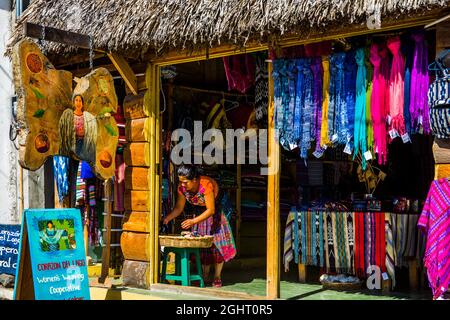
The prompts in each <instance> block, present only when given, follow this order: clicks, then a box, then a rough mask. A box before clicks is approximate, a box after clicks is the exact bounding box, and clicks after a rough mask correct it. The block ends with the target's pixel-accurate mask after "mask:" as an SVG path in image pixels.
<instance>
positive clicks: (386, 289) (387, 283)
mask: <svg viewBox="0 0 450 320" xmlns="http://www.w3.org/2000/svg"><path fill="white" fill-rule="evenodd" d="M381 281H382V285H381V292H382V293H383V294H389V293H390V292H391V291H392V280H391V279H389V280H381Z"/></svg>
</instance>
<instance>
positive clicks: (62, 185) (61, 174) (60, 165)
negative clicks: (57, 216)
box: [53, 156, 69, 202]
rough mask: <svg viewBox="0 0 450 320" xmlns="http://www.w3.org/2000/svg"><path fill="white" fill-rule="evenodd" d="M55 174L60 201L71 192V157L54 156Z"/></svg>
mask: <svg viewBox="0 0 450 320" xmlns="http://www.w3.org/2000/svg"><path fill="white" fill-rule="evenodd" d="M53 174H54V176H55V180H56V187H57V189H58V198H59V202H62V201H63V200H64V198H65V197H66V196H67V195H68V194H69V158H67V157H64V156H53Z"/></svg>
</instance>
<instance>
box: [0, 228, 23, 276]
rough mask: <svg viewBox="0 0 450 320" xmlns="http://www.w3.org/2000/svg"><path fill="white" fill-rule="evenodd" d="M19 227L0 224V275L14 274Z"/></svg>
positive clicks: (17, 253)
mask: <svg viewBox="0 0 450 320" xmlns="http://www.w3.org/2000/svg"><path fill="white" fill-rule="evenodd" d="M19 241H20V225H7V224H0V274H2V273H6V274H10V275H13V276H14V275H15V274H16V269H17V258H18V256H19Z"/></svg>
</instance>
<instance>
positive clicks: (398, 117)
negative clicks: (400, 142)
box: [387, 36, 406, 140]
mask: <svg viewBox="0 0 450 320" xmlns="http://www.w3.org/2000/svg"><path fill="white" fill-rule="evenodd" d="M400 45H401V41H400V37H399V36H396V37H392V38H389V39H388V41H387V46H388V48H389V51H390V52H391V53H392V55H393V59H392V66H391V73H390V77H389V116H390V120H391V124H390V126H389V130H390V132H391V130H395V131H397V133H398V134H399V135H400V136H402V135H403V134H405V132H406V129H405V119H404V117H403V106H404V81H405V80H404V79H405V61H404V58H403V55H402V53H401V51H400ZM390 135H391V139H392V140H393V139H394V137H395V136H394V135H393V134H392V132H391V134H390Z"/></svg>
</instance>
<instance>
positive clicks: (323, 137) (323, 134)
mask: <svg viewBox="0 0 450 320" xmlns="http://www.w3.org/2000/svg"><path fill="white" fill-rule="evenodd" d="M322 68H323V88H322V126H321V127H322V128H321V130H320V145H321V146H322V147H323V146H326V145H328V144H330V139H329V136H328V103H329V100H330V94H329V90H330V62H329V60H328V57H322Z"/></svg>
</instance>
